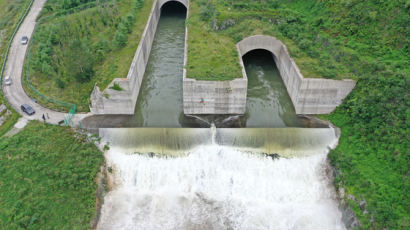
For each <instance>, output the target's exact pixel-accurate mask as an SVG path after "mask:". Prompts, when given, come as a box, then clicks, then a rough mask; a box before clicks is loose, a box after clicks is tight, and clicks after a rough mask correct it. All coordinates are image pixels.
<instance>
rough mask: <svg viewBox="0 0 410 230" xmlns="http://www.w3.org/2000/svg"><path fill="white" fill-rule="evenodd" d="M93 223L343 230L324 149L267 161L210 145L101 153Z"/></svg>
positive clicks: (105, 225)
mask: <svg viewBox="0 0 410 230" xmlns="http://www.w3.org/2000/svg"><path fill="white" fill-rule="evenodd" d="M106 158H107V162H108V164H109V166H110V167H112V169H113V172H112V176H113V177H114V178H115V179H114V182H115V183H114V184H115V185H114V189H113V191H111V192H109V193H108V194H107V195H106V197H105V200H104V205H103V208H102V213H101V219H100V222H99V225H98V229H101V230H102V229H147V230H149V229H152V230H154V229H155V230H157V229H175V230H177V229H178V230H179V229H181V230H185V229H186V230H191V229H192V230H194V229H195V230H196V229H204V230H205V229H252V230H254V229H255V230H256V229H278V230H282V229H283V230H285V229H286V230H288V229H289V230H291V229H293V230H297V229H308V230H309V229H312V230H321V229H323V230H332V229H335V230H338V229H345V228H344V226H343V224H342V222H341V213H340V212H339V210H338V209H337V202H336V201H335V200H336V199H335V192H334V190H333V187H332V184H331V183H330V180H329V178H328V176H327V173H326V168H327V164H326V153H319V154H316V155H312V156H309V157H301V158H291V159H286V158H279V159H276V160H273V159H271V158H269V157H265V156H262V155H256V154H249V153H244V152H239V151H236V150H233V149H231V148H230V147H221V146H217V145H208V146H200V147H198V148H197V149H195V150H193V151H192V153H191V154H190V155H188V156H187V157H181V158H160V157H149V156H146V155H139V154H131V155H126V154H123V153H121V152H118V151H115V150H114V151H109V152H108V153H107V156H106Z"/></svg>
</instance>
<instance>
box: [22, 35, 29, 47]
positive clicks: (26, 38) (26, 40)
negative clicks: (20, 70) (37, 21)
mask: <svg viewBox="0 0 410 230" xmlns="http://www.w3.org/2000/svg"><path fill="white" fill-rule="evenodd" d="M27 43H28V37H27V36H23V37H22V38H21V44H22V45H25V44H27Z"/></svg>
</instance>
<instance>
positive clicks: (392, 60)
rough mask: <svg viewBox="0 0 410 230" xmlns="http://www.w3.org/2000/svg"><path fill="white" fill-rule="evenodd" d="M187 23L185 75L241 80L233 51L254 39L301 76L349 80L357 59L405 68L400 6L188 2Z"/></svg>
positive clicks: (273, 0) (311, 0)
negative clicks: (278, 51)
mask: <svg viewBox="0 0 410 230" xmlns="http://www.w3.org/2000/svg"><path fill="white" fill-rule="evenodd" d="M190 7H191V9H190V10H191V13H190V18H189V20H188V28H189V37H188V46H189V50H188V65H187V76H188V77H190V78H195V79H201V80H230V79H234V78H237V77H241V75H242V74H241V73H240V67H239V65H238V64H237V62H238V61H237V60H238V53H237V51H236V46H235V44H236V43H237V42H239V41H241V40H242V39H243V38H246V37H248V36H251V35H255V34H265V35H271V36H275V37H277V38H278V39H280V40H282V41H283V42H284V43H285V44H286V45H287V46H288V49H289V50H290V52H291V55H292V57H293V58H294V59H295V61H296V63H297V64H298V66H299V68H300V69H301V71H302V73H303V74H304V76H305V77H324V78H331V79H342V78H354V79H356V76H357V75H360V73H359V72H358V66H357V65H359V64H360V63H361V62H362V61H366V62H368V61H369V60H368V59H367V57H366V58H362V57H361V55H363V53H369V54H371V55H370V56H373V57H377V59H378V61H380V63H378V64H379V68H384V63H382V62H386V61H387V62H388V64H390V65H391V66H392V67H393V68H395V69H397V68H398V69H400V68H402V67H406V61H408V59H407V60H406V59H405V58H404V57H405V55H406V52H407V53H408V51H409V50H408V49H409V48H408V43H409V41H408V39H409V36H408V35H409V27H408V26H407V25H408V23H409V16H408V15H409V3H408V2H406V1H393V0H391V1H377V0H373V1H356V0H350V1H342V0H335V1H316V0H308V1H287V0H258V1H255V0H253V1H248V0H237V1H231V0H193V1H191V5H190Z"/></svg>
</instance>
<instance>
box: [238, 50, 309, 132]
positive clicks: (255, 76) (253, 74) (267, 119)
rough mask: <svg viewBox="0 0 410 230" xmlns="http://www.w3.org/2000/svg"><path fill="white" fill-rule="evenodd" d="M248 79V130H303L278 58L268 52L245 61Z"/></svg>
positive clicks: (252, 54)
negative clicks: (256, 128)
mask: <svg viewBox="0 0 410 230" xmlns="http://www.w3.org/2000/svg"><path fill="white" fill-rule="evenodd" d="M242 60H243V63H244V66H245V70H246V74H247V76H248V98H247V103H246V104H247V105H246V106H247V108H246V111H247V114H246V115H247V126H248V127H264V126H269V127H299V126H301V123H300V119H299V117H298V116H297V115H296V113H295V109H294V106H293V103H292V101H291V99H290V97H289V95H288V92H287V89H286V86H285V84H284V83H283V80H282V77H281V76H280V73H279V70H278V68H277V67H276V63H275V59H274V54H273V53H272V52H270V51H267V50H264V49H255V50H252V51H249V52H248V53H246V54H245V55H244V56H243V57H242Z"/></svg>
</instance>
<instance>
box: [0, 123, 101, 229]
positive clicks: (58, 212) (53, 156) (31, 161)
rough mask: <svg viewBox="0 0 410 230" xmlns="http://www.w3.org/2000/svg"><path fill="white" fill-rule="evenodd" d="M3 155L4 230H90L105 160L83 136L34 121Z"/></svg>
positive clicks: (1, 147) (5, 144) (0, 197)
mask: <svg viewBox="0 0 410 230" xmlns="http://www.w3.org/2000/svg"><path fill="white" fill-rule="evenodd" d="M0 153H1V154H0V175H1V176H0V229H88V228H89V223H90V220H91V218H93V217H94V216H95V199H96V189H97V184H96V182H95V178H96V175H97V172H98V171H99V167H100V165H101V164H102V163H103V156H102V153H101V152H100V151H99V150H98V149H97V148H96V147H95V146H94V145H93V144H92V143H89V142H88V141H87V140H86V137H85V136H84V135H80V134H77V133H74V132H73V130H71V129H70V128H63V127H58V126H51V125H44V124H42V123H39V122H31V123H29V124H28V126H27V127H26V128H25V129H24V130H23V131H22V132H20V133H19V134H17V135H15V136H13V137H11V138H3V139H0Z"/></svg>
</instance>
